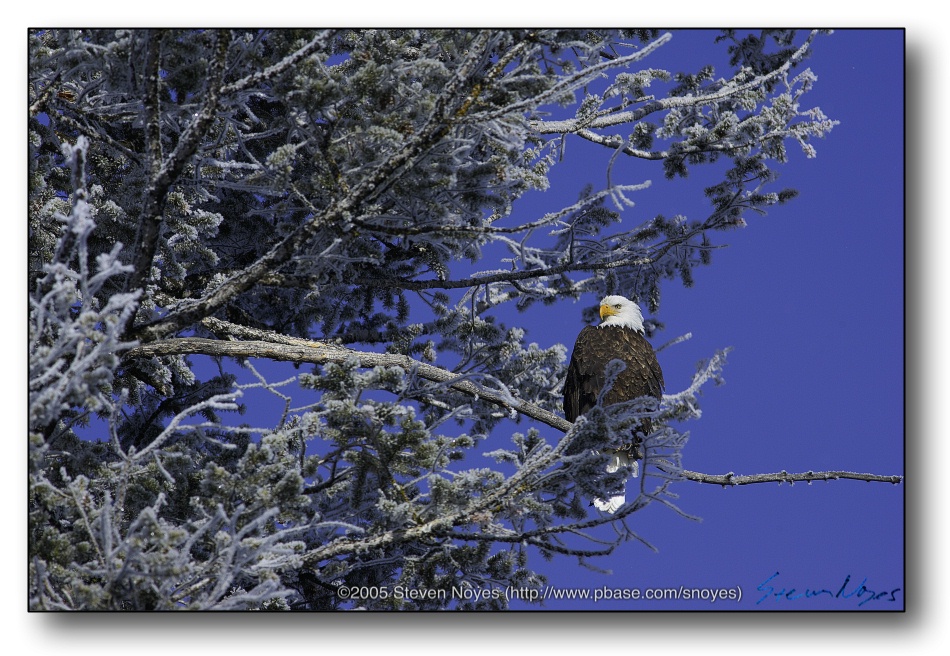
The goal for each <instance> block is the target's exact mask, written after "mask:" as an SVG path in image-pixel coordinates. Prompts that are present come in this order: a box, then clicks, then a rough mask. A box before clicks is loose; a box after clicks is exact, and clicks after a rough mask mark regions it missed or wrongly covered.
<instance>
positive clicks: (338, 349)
mask: <svg viewBox="0 0 950 656" xmlns="http://www.w3.org/2000/svg"><path fill="white" fill-rule="evenodd" d="M201 323H202V324H203V325H204V326H205V327H206V328H208V329H209V330H211V331H212V332H215V333H218V334H224V335H229V336H233V337H239V338H241V341H238V340H217V339H207V338H204V337H178V338H173V339H165V340H161V341H156V342H151V343H148V344H142V345H140V346H136V347H135V348H133V349H130V350H129V351H127V352H126V354H125V358H147V357H161V356H171V355H187V354H193V355H209V356H215V357H232V358H267V359H271V360H278V361H282V362H310V363H313V364H327V363H329V362H336V363H342V362H345V361H347V360H348V359H350V358H356V359H357V360H358V361H359V364H360V366H361V367H378V366H383V367H394V366H397V367H402V368H403V369H405V370H406V371H412V372H413V373H415V374H416V375H417V376H419V377H421V378H424V379H426V380H430V381H432V382H436V383H444V384H446V385H447V387H450V388H451V389H454V390H457V391H459V392H462V393H464V394H468V395H470V396H473V397H475V398H476V399H484V400H486V401H489V402H491V403H494V404H496V405H498V406H501V407H503V408H507V409H509V410H512V411H514V412H517V413H519V414H522V415H524V416H526V417H530V418H532V419H535V420H537V421H540V422H541V423H543V424H547V425H548V426H550V427H551V428H554V429H556V430H559V431H561V432H563V433H567V432H568V431H570V430H571V428H573V426H574V424H572V423H571V422H569V421H567V420H566V419H564V418H562V417H559V416H558V415H556V414H554V413H553V412H549V411H547V410H544V409H543V408H540V407H538V406H536V405H534V404H533V403H528V402H526V401H520V400H518V399H516V398H513V397H512V396H511V395H510V394H508V393H503V392H498V391H496V390H492V389H489V388H487V387H484V386H482V385H478V384H476V383H474V382H472V381H471V380H468V379H467V378H466V377H464V376H459V375H457V374H454V373H452V372H451V371H447V370H445V369H442V368H441V367H436V366H434V365H431V364H426V363H424V362H419V361H418V360H414V359H413V358H410V357H408V356H405V355H394V354H391V353H369V352H365V351H356V350H354V349H350V348H346V347H345V346H341V345H339V344H334V343H331V342H324V341H314V340H308V339H301V338H298V337H288V336H286V335H281V334H279V333H275V332H271V331H268V330H260V329H256V328H248V327H247V326H240V325H237V324H234V323H230V322H228V321H223V320H221V319H215V318H213V317H208V318H206V319H204V320H203V321H202V322H201ZM678 475H680V476H682V477H683V478H684V479H686V480H690V481H696V482H697V483H709V484H712V485H722V486H723V487H731V486H737V485H750V484H752V483H783V482H785V483H795V482H802V481H805V482H810V481H828V480H838V479H842V478H848V479H853V480H859V481H869V482H882V483H893V484H895V485H897V484H900V483H901V482H902V481H903V477H902V476H887V475H881V474H864V473H857V472H849V471H827V472H812V471H809V472H804V473H800V474H789V473H788V472H785V471H782V472H778V473H774V474H750V475H743V476H736V475H735V474H733V473H731V472H730V473H728V474H721V475H720V474H702V473H699V472H694V471H689V470H686V469H683V470H679V472H678Z"/></svg>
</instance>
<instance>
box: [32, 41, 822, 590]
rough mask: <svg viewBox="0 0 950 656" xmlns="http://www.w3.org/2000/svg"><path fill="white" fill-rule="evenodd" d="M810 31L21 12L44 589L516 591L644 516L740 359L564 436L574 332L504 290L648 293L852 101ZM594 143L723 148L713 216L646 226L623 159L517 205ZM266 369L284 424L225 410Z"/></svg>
mask: <svg viewBox="0 0 950 656" xmlns="http://www.w3.org/2000/svg"><path fill="white" fill-rule="evenodd" d="M817 38H819V34H818V33H817V32H813V33H810V34H801V33H795V32H793V31H772V32H768V31H767V32H764V33H762V34H758V35H754V36H745V37H741V36H739V35H737V34H735V33H725V34H723V36H722V37H721V41H722V42H723V43H724V44H726V45H725V47H727V48H729V52H730V55H731V64H732V65H733V66H734V71H733V72H731V73H728V74H726V75H725V76H722V73H720V72H717V71H714V70H713V69H712V68H711V67H709V66H706V67H702V68H700V69H699V70H698V72H693V73H680V72H669V71H665V70H660V69H656V68H645V67H644V66H647V65H648V64H649V60H650V56H651V55H652V54H653V53H654V52H656V51H657V50H658V49H660V48H663V47H672V46H671V45H667V43H668V41H669V40H670V35H668V34H662V33H659V32H656V31H649V30H632V31H602V30H527V29H523V30H521V29H519V30H488V31H470V30H277V31H267V30H35V31H33V32H31V34H30V41H29V84H30V107H29V148H30V150H29V167H30V168H29V286H30V309H29V312H30V314H29V357H30V366H29V391H30V407H29V428H30V435H29V439H30V451H29V453H30V458H29V467H30V471H29V480H30V491H29V504H30V505H29V544H30V574H29V585H30V590H29V594H30V606H31V608H35V609H171V608H188V609H229V608H259V609H286V608H294V609H329V608H352V607H362V608H368V609H390V608H422V609H426V608H444V607H459V608H503V607H505V606H506V601H505V598H504V596H501V595H498V594H496V592H497V591H498V590H502V589H504V588H506V587H508V586H515V587H517V588H524V589H538V588H540V586H542V585H543V583H544V580H543V577H542V576H540V575H539V574H538V573H537V572H535V571H534V570H533V569H532V566H531V563H530V562H529V556H530V555H531V554H537V553H540V554H542V555H543V556H545V557H555V556H556V557H562V556H575V557H580V558H581V559H582V560H591V561H596V557H597V556H598V555H604V554H607V553H609V552H610V551H611V550H612V549H613V548H614V547H615V546H616V545H617V544H619V543H620V542H622V541H624V540H627V539H630V538H637V539H641V538H640V537H639V536H637V535H636V534H635V533H634V532H633V531H632V530H631V529H630V527H629V525H628V524H627V522H626V518H627V517H628V516H629V515H630V514H631V513H634V512H636V511H638V510H640V509H642V508H643V507H645V506H646V505H648V504H650V503H651V502H652V501H654V500H657V499H659V498H661V497H663V496H664V495H665V494H666V493H667V491H668V488H669V487H670V486H671V485H675V483H676V481H677V480H680V479H682V478H684V477H687V478H689V477H693V478H696V477H701V476H702V475H700V474H696V473H694V472H688V471H684V470H683V469H682V467H681V462H680V454H681V451H682V448H683V446H684V444H685V441H686V434H685V433H682V432H680V431H679V430H678V428H677V427H676V424H677V423H678V421H681V420H686V419H689V418H691V417H694V416H698V415H697V408H698V404H697V400H696V395H697V392H698V391H699V388H700V386H701V385H703V384H704V383H705V382H707V381H708V380H714V379H716V378H717V377H718V375H719V372H720V370H721V367H722V364H723V354H716V355H714V356H713V357H712V358H711V359H710V360H709V361H708V362H706V363H702V364H701V366H700V367H699V370H698V372H697V374H696V377H695V379H694V383H693V384H692V385H691V386H690V387H689V388H688V389H686V390H683V391H681V392H678V393H675V394H669V395H668V396H666V397H664V400H663V403H662V405H661V407H660V408H659V409H658V410H657V409H648V408H644V407H643V406H642V405H638V404H636V403H631V404H619V405H617V406H612V407H609V408H597V409H595V410H593V411H591V412H590V413H589V414H588V415H587V416H586V417H585V418H584V420H583V421H581V420H579V421H578V422H577V423H576V425H573V426H572V425H571V424H570V423H568V422H566V421H565V420H564V419H563V418H561V417H560V416H558V413H559V407H560V386H561V384H562V382H563V377H564V373H565V356H566V349H565V347H564V346H563V345H561V344H552V345H549V346H540V345H538V344H535V343H526V342H525V332H524V330H522V329H520V328H518V327H517V326H506V325H504V323H503V322H501V321H500V320H499V318H498V317H499V314H500V312H502V311H503V310H506V309H508V308H510V307H517V308H518V309H519V310H526V309H528V308H529V307H531V306H532V305H533V304H535V303H537V302H541V303H545V304H551V303H561V302H569V301H573V300H576V299H578V298H580V297H581V295H582V294H585V295H592V296H595V297H598V298H599V297H600V296H603V295H607V294H612V293H625V294H626V295H628V296H631V297H635V298H637V299H639V300H641V301H643V302H645V303H646V304H647V305H648V306H649V309H650V310H651V311H653V312H655V311H656V310H657V308H658V307H659V302H660V294H659V291H660V284H661V283H662V282H663V281H666V280H674V279H679V280H681V281H682V282H683V283H684V284H689V283H690V281H691V280H692V276H693V270H694V268H695V267H697V266H699V265H701V264H708V263H709V252H710V249H709V247H710V245H711V243H712V240H713V238H714V237H713V235H714V234H715V233H716V231H721V230H727V229H732V228H735V227H740V226H742V225H744V221H745V219H744V217H745V216H746V215H748V214H749V213H750V212H761V211H764V210H765V209H766V208H768V207H769V206H771V205H773V204H776V203H781V202H784V201H786V200H788V199H790V198H791V197H793V196H794V192H793V191H791V190H778V189H773V187H774V182H775V178H776V174H775V172H774V166H775V165H776V164H777V163H781V162H783V161H785V158H786V148H787V147H788V145H789V144H798V145H799V146H800V147H801V148H803V149H804V150H805V152H806V153H807V154H812V153H813V146H812V144H811V141H812V140H813V139H814V138H815V137H821V136H824V135H825V134H826V133H827V132H828V131H829V130H830V129H831V128H832V126H833V124H834V122H833V121H831V120H829V119H828V118H826V117H825V116H824V115H823V114H822V112H821V111H820V110H819V109H817V108H813V109H803V108H802V106H801V102H802V96H803V94H805V93H806V92H807V91H808V90H809V88H810V87H811V85H812V83H813V81H814V79H815V78H814V76H813V74H812V73H811V72H810V71H809V70H808V69H805V68H803V67H801V63H802V61H803V60H804V59H805V58H806V57H807V55H808V53H809V52H810V49H811V48H812V47H813V42H814V41H815V40H816V39H817ZM571 139H584V140H588V141H590V142H593V143H595V144H600V145H603V146H604V147H605V149H604V166H605V168H606V169H607V170H608V174H609V171H610V169H611V167H612V166H613V162H614V161H615V160H616V159H617V158H620V157H630V158H637V159H641V160H643V161H644V163H645V165H648V166H649V165H651V163H653V162H655V166H657V167H658V169H657V170H659V167H662V171H663V173H664V174H665V175H666V176H668V177H685V176H686V175H687V174H688V172H689V170H690V169H691V168H692V167H694V166H696V165H699V164H704V163H708V162H716V161H723V162H726V163H727V165H728V166H727V168H726V170H725V173H724V175H723V177H722V180H721V181H720V182H719V183H718V184H715V185H713V186H710V187H709V188H708V189H707V190H706V193H707V195H708V197H709V200H710V209H709V213H708V215H707V216H706V217H704V218H701V219H692V220H689V219H686V218H684V217H682V216H680V215H675V216H674V218H665V217H664V216H656V217H653V218H651V219H649V220H647V221H645V222H642V223H639V224H637V225H626V224H623V223H622V218H624V215H623V212H622V210H623V209H624V207H626V206H628V205H630V204H631V202H630V199H629V197H630V196H631V195H632V194H634V193H636V192H642V191H644V190H645V189H646V187H647V185H646V184H633V185H624V184H613V183H612V182H611V184H609V185H608V186H607V187H606V188H604V189H584V190H582V189H578V190H577V191H578V200H577V202H576V203H574V204H572V205H571V206H569V207H565V208H563V209H562V210H560V211H557V212H551V213H549V214H546V215H544V216H537V217H531V218H530V219H529V220H527V221H523V220H519V219H518V218H517V216H518V215H517V214H516V212H515V211H514V208H515V207H516V202H517V201H518V200H519V198H521V197H522V196H523V195H524V194H525V193H526V192H529V191H531V190H539V189H545V188H546V186H547V185H548V174H549V172H550V170H551V168H552V167H554V166H556V165H558V163H559V162H560V161H561V157H562V155H563V149H564V145H565V142H566V141H567V140H571ZM563 156H565V157H570V154H569V153H567V154H566V155H563ZM608 179H609V175H608ZM674 211H675V208H674ZM499 246H500V247H503V248H504V250H505V255H504V257H498V255H497V253H498V248H496V247H499ZM658 327H659V326H658V325H657V324H655V323H653V324H650V325H649V326H648V328H649V330H650V331H653V330H655V329H657V328H658ZM198 356H210V358H212V359H213V362H215V363H217V365H218V366H217V368H216V371H217V373H216V374H215V375H210V376H209V375H203V374H201V373H200V371H199V369H200V370H201V371H206V370H207V367H204V368H203V369H202V368H201V367H198V366H196V364H197V363H198V362H199V361H202V358H199V357H198ZM252 358H263V359H265V360H274V361H289V362H295V363H298V364H299V365H300V370H299V374H298V375H297V376H295V378H294V380H292V381H286V380H282V381H274V380H269V379H268V374H267V372H266V371H262V370H261V367H259V366H255V363H254V362H253V361H252V360H251V359H252ZM203 361H207V358H204V359H203ZM235 365H236V366H240V367H243V368H244V369H246V370H247V371H248V372H250V373H251V374H252V375H253V376H255V377H256V380H257V381H258V382H257V383H255V384H253V385H247V384H240V383H239V382H238V379H237V378H236V376H235V375H234V373H233V371H234V366H235ZM252 387H254V388H258V389H263V390H266V391H268V392H270V393H272V395H273V398H275V399H278V403H281V404H284V407H285V408H286V410H285V411H284V413H283V416H282V418H281V420H280V421H279V423H278V424H277V425H274V426H267V427H260V428H257V427H250V426H247V425H235V423H236V422H235V420H234V417H235V414H237V413H240V412H241V411H242V410H243V406H242V405H241V397H242V394H243V393H246V392H247V391H248V390H249V389H250V388H252ZM292 401H293V402H292ZM294 404H296V406H299V407H294ZM645 413H652V414H653V416H655V417H656V418H657V422H655V423H657V424H658V425H659V428H658V429H657V430H656V431H655V432H654V434H653V435H652V436H650V438H649V442H648V444H647V447H648V448H647V454H648V455H647V460H646V463H645V466H644V471H643V472H642V476H641V477H640V481H641V482H642V485H641V486H640V489H639V491H638V493H637V494H636V495H635V496H634V495H632V494H631V495H628V501H629V503H628V504H627V505H626V506H624V508H623V509H621V511H620V512H618V513H617V514H616V515H610V516H606V515H605V516H601V515H600V513H597V512H596V511H593V509H591V508H590V507H589V506H588V503H589V499H590V498H591V497H593V496H604V495H606V494H608V493H609V490H610V489H612V488H615V487H616V485H617V484H618V481H620V480H622V479H623V478H624V477H625V475H626V473H627V472H624V471H621V472H615V473H611V474H608V473H605V469H604V464H605V461H606V456H604V455H603V454H601V453H599V451H598V448H602V447H603V446H604V445H605V443H606V444H608V445H609V444H613V443H615V444H620V443H621V442H622V441H623V440H624V436H625V435H627V434H628V433H629V430H630V427H631V426H632V425H634V423H635V422H637V421H638V420H639V418H640V417H642V416H644V414H645ZM510 419H520V420H521V421H522V422H523V423H525V424H526V425H527V428H525V429H524V430H521V431H520V432H516V433H514V434H511V430H510V426H511V424H510V423H508V422H509V420H510ZM538 423H543V424H545V425H547V426H550V427H553V428H555V429H557V430H558V431H560V432H561V433H563V437H561V436H560V434H559V435H558V437H559V439H557V440H553V441H552V440H549V439H545V438H544V437H543V436H542V434H541V431H540V430H539V429H538V428H537V426H536V424H538ZM80 434H82V435H83V437H82V439H81V438H80ZM89 435H92V436H93V437H92V438H90V437H89ZM483 451H488V452H489V455H490V457H491V458H492V459H493V460H494V461H495V462H496V466H492V467H488V466H478V465H477V464H475V463H473V460H475V456H476V455H477V454H480V453H482V452H483ZM663 503H665V504H667V505H669V501H668V499H666V498H664V499H663ZM606 524H611V525H613V527H614V528H615V529H616V531H615V533H613V537H612V538H611V539H610V540H608V541H606V542H604V541H603V539H602V535H601V534H596V537H595V532H596V529H597V527H599V526H601V525H606ZM588 537H589V538H590V539H589V540H587V538H588ZM585 541H586V543H585ZM341 590H345V592H344V593H342V594H341V592H340V591H341ZM395 590H435V591H439V590H443V591H451V592H450V593H449V594H448V595H447V596H443V597H437V598H423V599H407V598H404V597H403V596H400V595H397V594H394V591H395ZM350 591H355V592H352V593H351V592H350Z"/></svg>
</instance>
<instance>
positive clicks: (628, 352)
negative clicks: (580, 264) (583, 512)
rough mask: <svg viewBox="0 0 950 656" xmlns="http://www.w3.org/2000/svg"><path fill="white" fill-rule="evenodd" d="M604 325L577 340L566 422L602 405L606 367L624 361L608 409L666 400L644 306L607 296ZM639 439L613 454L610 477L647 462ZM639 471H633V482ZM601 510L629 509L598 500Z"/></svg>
mask: <svg viewBox="0 0 950 656" xmlns="http://www.w3.org/2000/svg"><path fill="white" fill-rule="evenodd" d="M600 318H601V323H600V325H598V326H596V327H595V326H586V327H585V328H584V329H583V330H581V332H580V334H579V335H578V336H577V342H576V343H575V344H574V352H573V353H572V354H571V363H570V365H569V366H568V369H567V380H566V381H565V383H564V417H565V418H566V419H567V420H568V421H570V422H572V423H573V422H574V421H575V420H576V419H577V418H578V417H579V416H581V415H582V414H584V413H585V412H587V411H588V410H590V409H591V408H592V407H594V406H595V405H597V399H598V397H599V396H600V393H601V390H602V389H603V387H604V385H605V383H606V377H607V376H606V367H607V364H608V363H609V362H610V361H611V360H621V361H622V362H623V363H624V364H625V365H626V368H625V369H624V370H623V371H622V372H621V373H620V374H619V375H618V376H617V377H616V379H615V380H614V384H613V387H612V388H611V389H610V390H609V391H608V392H607V393H606V394H605V395H604V398H603V405H611V404H614V403H621V402H623V401H632V400H633V399H637V398H640V397H642V396H651V397H653V398H655V399H659V398H660V397H661V396H662V395H663V371H662V370H661V369H660V364H659V363H658V362H657V361H656V354H655V353H654V352H653V347H652V346H650V343H649V342H647V340H646V338H645V337H644V336H643V314H642V313H641V312H640V306H638V305H637V304H636V303H634V302H633V301H631V300H629V299H626V298H624V297H623V296H607V297H606V298H604V300H602V301H601V302H600ZM639 430H641V431H642V432H643V434H644V435H649V434H650V432H651V431H652V430H653V422H652V421H651V420H650V418H648V417H647V418H644V419H642V420H641V424H640V429H639ZM639 445H640V438H639V437H637V436H635V435H633V436H631V442H630V444H629V445H626V446H625V448H623V449H621V450H618V451H613V452H612V458H611V463H610V464H609V465H608V467H607V471H608V472H615V471H617V469H619V467H620V465H630V464H631V463H632V464H633V466H634V467H635V468H636V465H637V463H636V461H637V460H638V459H639V458H641V457H642V454H641V453H640V448H639ZM635 475H636V469H634V476H635ZM593 503H594V505H595V506H596V507H597V508H598V509H599V510H604V511H606V512H609V513H614V512H616V511H617V509H618V508H620V506H622V505H623V503H624V496H623V495H622V494H621V495H618V496H614V497H611V498H610V499H609V500H607V501H604V500H602V499H594V502H593Z"/></svg>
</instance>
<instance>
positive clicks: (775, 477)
mask: <svg viewBox="0 0 950 656" xmlns="http://www.w3.org/2000/svg"><path fill="white" fill-rule="evenodd" d="M681 474H682V476H683V478H685V479H687V480H690V481H696V482H697V483H709V484H711V485H722V486H723V487H730V486H736V485H751V484H752V483H797V482H802V481H806V482H809V483H810V482H811V481H832V480H838V479H839V478H850V479H852V480H856V481H868V482H879V483H893V484H894V485H899V484H900V483H901V482H902V481H903V480H904V477H903V476H882V475H880V474H859V473H857V472H849V471H826V472H813V471H808V472H804V473H801V474H789V473H788V472H786V471H781V472H777V473H775V474H749V475H746V476H736V475H735V474H733V473H732V472H730V473H728V474H721V475H714V474H700V473H698V472H693V471H687V470H685V469H684V470H682V472H681Z"/></svg>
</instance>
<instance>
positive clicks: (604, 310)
mask: <svg viewBox="0 0 950 656" xmlns="http://www.w3.org/2000/svg"><path fill="white" fill-rule="evenodd" d="M615 314H617V310H616V308H614V307H611V306H610V305H601V306H600V320H601V321H603V320H604V319H606V318H607V317H612V316H614V315H615Z"/></svg>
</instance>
